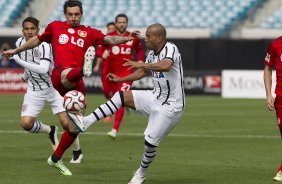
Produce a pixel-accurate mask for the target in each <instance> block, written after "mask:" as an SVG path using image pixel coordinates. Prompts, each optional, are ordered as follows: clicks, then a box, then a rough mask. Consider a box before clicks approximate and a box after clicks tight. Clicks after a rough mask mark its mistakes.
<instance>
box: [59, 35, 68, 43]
mask: <svg viewBox="0 0 282 184" xmlns="http://www.w3.org/2000/svg"><path fill="white" fill-rule="evenodd" d="M68 41H69V37H68V35H66V34H61V35H60V36H59V43H60V44H66V43H67V42H68Z"/></svg>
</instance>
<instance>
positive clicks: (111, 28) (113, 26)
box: [107, 22, 116, 33]
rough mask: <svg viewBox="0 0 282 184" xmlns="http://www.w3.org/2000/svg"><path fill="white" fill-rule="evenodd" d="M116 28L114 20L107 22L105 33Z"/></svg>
mask: <svg viewBox="0 0 282 184" xmlns="http://www.w3.org/2000/svg"><path fill="white" fill-rule="evenodd" d="M115 30H116V25H115V23H114V22H109V23H107V33H111V32H114V31H115Z"/></svg>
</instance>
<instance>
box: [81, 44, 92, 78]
mask: <svg viewBox="0 0 282 184" xmlns="http://www.w3.org/2000/svg"><path fill="white" fill-rule="evenodd" d="M94 58H95V48H94V47H93V46H90V47H88V49H87V51H86V52H85V55H84V65H83V75H84V76H88V77H89V76H90V75H91V74H92V72H93V67H92V66H93V61H94Z"/></svg>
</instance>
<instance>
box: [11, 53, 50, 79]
mask: <svg viewBox="0 0 282 184" xmlns="http://www.w3.org/2000/svg"><path fill="white" fill-rule="evenodd" d="M12 59H14V60H15V61H16V63H18V64H19V65H21V66H22V67H24V68H27V69H29V70H31V71H33V72H36V73H38V74H45V73H47V72H48V70H49V66H50V61H48V60H45V59H43V60H40V64H39V65H37V64H34V63H29V62H27V61H24V60H22V59H21V58H20V57H19V56H18V55H14V56H13V57H12Z"/></svg>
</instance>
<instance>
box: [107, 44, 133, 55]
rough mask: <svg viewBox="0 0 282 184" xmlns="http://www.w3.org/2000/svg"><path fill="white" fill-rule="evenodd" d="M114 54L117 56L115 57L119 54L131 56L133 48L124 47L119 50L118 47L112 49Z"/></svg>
mask: <svg viewBox="0 0 282 184" xmlns="http://www.w3.org/2000/svg"><path fill="white" fill-rule="evenodd" d="M112 53H113V54H115V55H117V54H130V53H131V48H124V47H121V48H119V47H118V46H113V47H112Z"/></svg>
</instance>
